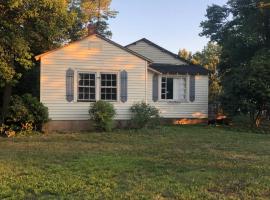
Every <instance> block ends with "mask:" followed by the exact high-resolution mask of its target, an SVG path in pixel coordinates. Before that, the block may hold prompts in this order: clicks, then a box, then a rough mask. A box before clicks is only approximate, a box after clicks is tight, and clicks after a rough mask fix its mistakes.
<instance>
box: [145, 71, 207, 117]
mask: <svg viewBox="0 0 270 200" xmlns="http://www.w3.org/2000/svg"><path fill="white" fill-rule="evenodd" d="M153 75H154V74H153V72H150V71H148V80H147V82H148V84H147V87H148V95H147V100H148V103H149V104H151V105H153V106H155V107H156V108H158V109H159V110H160V114H161V116H162V117H164V118H191V119H192V118H194V119H195V118H207V117H208V76H200V75H197V76H196V77H195V101H194V102H185V103H179V102H166V101H164V100H159V101H157V102H153V99H152V78H153ZM159 76H160V77H159V81H161V75H159ZM160 87H161V86H160V83H159V98H160ZM187 88H188V89H189V85H188V87H187Z"/></svg>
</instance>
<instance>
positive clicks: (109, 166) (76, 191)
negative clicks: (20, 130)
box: [0, 126, 270, 199]
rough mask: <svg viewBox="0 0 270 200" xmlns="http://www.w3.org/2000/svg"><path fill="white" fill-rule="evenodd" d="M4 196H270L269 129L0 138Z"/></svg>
mask: <svg viewBox="0 0 270 200" xmlns="http://www.w3.org/2000/svg"><path fill="white" fill-rule="evenodd" d="M0 148H1V151H0V199H4V198H6V199H269V198H270V136H269V135H259V134H251V133H243V132H234V131H231V130H225V129H223V128H218V127H216V128H213V127H205V126H184V127H181V126H178V127H163V128H161V129H156V130H142V131H128V130H125V131H123V130H119V131H115V132H113V133H73V134H50V135H39V136H32V137H21V138H9V139H7V138H0Z"/></svg>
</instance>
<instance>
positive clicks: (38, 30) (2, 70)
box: [0, 0, 72, 120]
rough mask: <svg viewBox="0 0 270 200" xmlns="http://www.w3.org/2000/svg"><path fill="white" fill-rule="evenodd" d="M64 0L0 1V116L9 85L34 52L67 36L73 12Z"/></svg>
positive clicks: (61, 40) (59, 43)
mask: <svg viewBox="0 0 270 200" xmlns="http://www.w3.org/2000/svg"><path fill="white" fill-rule="evenodd" d="M67 5H68V4H67V2H66V1H65V0H59V1H47V0H24V1H21V0H7V1H1V2H0V8H1V11H2V12H0V27H1V28H0V38H1V39H0V55H1V56H0V87H2V88H3V102H2V104H3V106H2V110H1V115H2V117H1V120H3V118H4V116H5V114H6V112H7V108H8V104H9V101H10V96H11V88H12V86H14V85H15V84H16V83H17V82H18V81H19V79H20V78H21V75H22V73H23V72H24V71H25V70H29V69H31V68H32V67H33V66H34V62H33V55H34V54H36V53H41V52H43V51H45V50H49V49H52V48H55V47H57V46H59V45H61V44H62V43H63V41H65V40H67V39H68V38H67V35H68V34H67V30H68V28H69V27H70V25H71V24H72V13H68V11H67Z"/></svg>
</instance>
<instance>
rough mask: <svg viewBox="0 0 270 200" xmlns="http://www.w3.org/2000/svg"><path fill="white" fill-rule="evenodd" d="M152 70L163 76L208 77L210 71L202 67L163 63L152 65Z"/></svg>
mask: <svg viewBox="0 0 270 200" xmlns="http://www.w3.org/2000/svg"><path fill="white" fill-rule="evenodd" d="M149 67H150V68H152V69H154V70H156V71H158V72H160V73H162V74H190V75H196V74H200V75H208V73H209V71H208V70H207V69H205V68H204V67H202V66H200V65H189V64H188V65H172V64H163V63H152V64H150V65H149Z"/></svg>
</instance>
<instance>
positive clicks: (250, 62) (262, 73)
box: [201, 0, 270, 126]
mask: <svg viewBox="0 0 270 200" xmlns="http://www.w3.org/2000/svg"><path fill="white" fill-rule="evenodd" d="M261 3H267V1H266V0H265V1H261V0H260V1H259V0H229V1H228V2H227V3H226V4H225V5H223V6H219V5H212V6H210V7H208V9H207V14H206V18H207V19H206V20H205V21H203V22H202V23H201V27H202V28H203V30H202V33H201V35H202V36H207V37H209V38H210V40H211V41H214V42H217V43H218V44H219V45H220V46H221V47H222V50H221V58H220V64H219V65H218V71H219V76H220V78H221V83H222V88H223V91H222V93H223V104H224V106H225V107H226V108H227V110H228V111H230V113H235V112H236V111H239V110H241V111H242V112H246V113H249V114H250V115H251V118H252V119H254V120H253V121H254V123H255V122H256V121H257V122H258V120H259V119H260V117H261V113H262V111H263V110H266V109H269V108H267V107H266V105H267V102H270V94H269V88H270V78H269V77H268V74H269V71H270V67H267V66H269V59H267V56H269V48H270V9H267V8H261V6H259V5H261ZM268 58H269V57H268ZM255 91H257V92H255ZM256 125H257V126H258V125H259V123H256Z"/></svg>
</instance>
